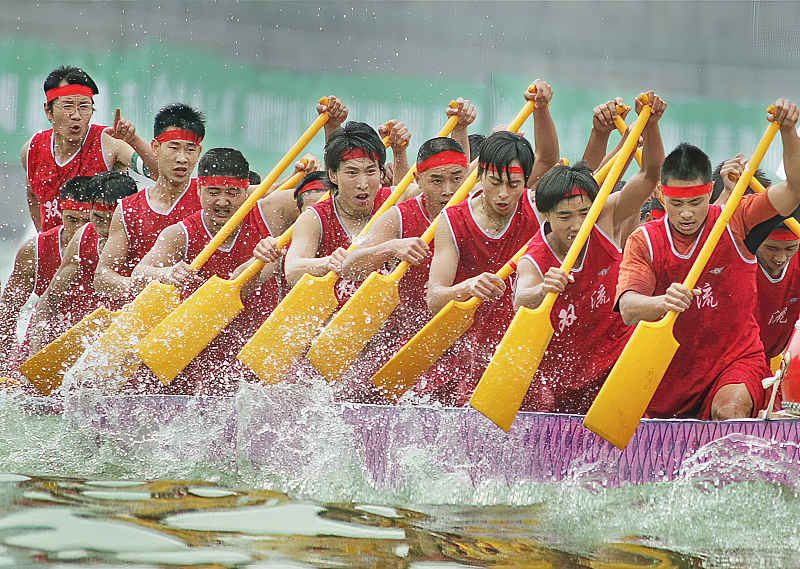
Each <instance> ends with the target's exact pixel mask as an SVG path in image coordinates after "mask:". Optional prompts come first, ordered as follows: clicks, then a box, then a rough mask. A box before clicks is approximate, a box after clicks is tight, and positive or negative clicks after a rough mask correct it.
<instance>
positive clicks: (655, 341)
mask: <svg viewBox="0 0 800 569" xmlns="http://www.w3.org/2000/svg"><path fill="white" fill-rule="evenodd" d="M674 324H675V319H674V318H667V317H665V318H662V319H661V320H659V321H658V322H640V323H639V324H638V325H637V326H636V329H635V330H634V331H633V334H632V335H631V337H630V340H628V343H627V344H626V345H625V348H624V349H623V350H622V354H621V355H620V356H619V359H618V360H617V363H616V364H614V368H613V369H612V370H611V374H610V375H609V376H608V379H606V381H605V383H604V384H603V387H602V388H601V389H600V393H598V394H597V397H596V398H595V400H594V402H593V403H592V406H591V407H590V408H589V412H588V413H586V418H585V419H584V421H583V425H584V426H585V427H586V428H587V429H589V430H590V431H594V432H595V433H597V434H598V435H600V436H601V437H603V438H604V439H605V440H607V441H608V442H610V443H611V444H613V445H614V446H615V447H617V448H619V449H624V448H625V446H626V445H627V444H628V441H630V440H631V437H632V436H633V432H634V431H635V430H636V427H637V426H638V425H639V420H640V419H641V418H642V416H643V415H644V412H645V411H646V410H647V406H648V405H649V404H650V400H651V399H652V398H653V394H654V393H655V392H656V388H658V384H659V383H661V378H663V377H664V374H665V373H666V371H667V368H668V367H669V364H670V363H671V362H672V358H674V357H675V352H677V351H678V348H679V347H680V345H679V344H678V342H677V341H676V340H675V337H674V336H673V334H672V329H673V326H674ZM656 348H657V349H656Z"/></svg>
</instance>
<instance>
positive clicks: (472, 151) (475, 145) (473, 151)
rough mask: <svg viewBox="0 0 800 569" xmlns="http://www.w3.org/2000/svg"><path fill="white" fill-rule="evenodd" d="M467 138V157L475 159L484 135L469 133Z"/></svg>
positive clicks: (478, 153) (479, 151)
mask: <svg viewBox="0 0 800 569" xmlns="http://www.w3.org/2000/svg"><path fill="white" fill-rule="evenodd" d="M467 140H469V159H470V160H475V158H477V157H478V156H479V155H480V153H481V146H483V141H484V140H486V137H485V136H483V135H482V134H477V133H475V134H470V135H469V136H468V137H467Z"/></svg>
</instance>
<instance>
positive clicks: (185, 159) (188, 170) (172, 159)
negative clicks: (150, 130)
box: [153, 127, 203, 185]
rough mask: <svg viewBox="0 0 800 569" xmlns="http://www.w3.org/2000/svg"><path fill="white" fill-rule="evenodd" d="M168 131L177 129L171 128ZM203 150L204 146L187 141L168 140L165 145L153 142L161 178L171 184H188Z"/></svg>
mask: <svg viewBox="0 0 800 569" xmlns="http://www.w3.org/2000/svg"><path fill="white" fill-rule="evenodd" d="M167 130H176V128H175V127H170V128H168V129H167ZM202 150H203V147H202V146H200V145H199V144H195V143H194V142H189V141H187V140H168V141H166V142H164V143H163V144H162V143H160V142H158V141H157V140H153V152H155V154H156V158H157V160H158V173H159V176H163V177H164V178H166V180H167V181H168V182H169V183H171V184H175V185H180V184H187V183H188V182H189V178H190V177H191V175H192V172H193V171H194V167H195V164H197V160H198V159H199V158H200V152H201V151H202Z"/></svg>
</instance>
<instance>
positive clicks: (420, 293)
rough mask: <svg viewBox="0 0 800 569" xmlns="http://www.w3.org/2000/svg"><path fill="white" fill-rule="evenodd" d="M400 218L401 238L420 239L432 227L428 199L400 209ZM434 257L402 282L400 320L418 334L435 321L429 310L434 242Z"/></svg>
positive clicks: (414, 200) (419, 198) (418, 199)
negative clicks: (426, 324)
mask: <svg viewBox="0 0 800 569" xmlns="http://www.w3.org/2000/svg"><path fill="white" fill-rule="evenodd" d="M394 209H396V210H397V214H398V215H399V216H400V238H401V239H408V238H409V237H420V236H421V235H422V234H423V233H425V230H426V229H428V227H429V226H430V224H431V221H432V220H431V219H430V218H429V217H428V212H427V210H426V209H425V197H424V196H423V195H422V194H420V195H418V196H416V197H414V198H411V199H409V200H406V201H404V202H403V203H400V204H398V205H396V206H394ZM430 249H431V251H430V256H429V257H428V258H426V259H425V260H424V261H422V262H421V263H420V264H419V265H416V266H414V265H412V266H411V267H410V268H409V269H408V271H407V272H406V274H405V276H404V277H403V278H402V279H401V280H400V285H399V293H400V306H398V307H397V310H396V311H395V313H396V315H397V316H396V317H397V318H399V319H400V320H402V321H403V322H404V323H405V324H406V325H407V326H411V327H412V328H413V329H414V331H413V332H411V334H412V335H413V334H414V333H416V331H418V330H420V329H421V328H422V327H423V326H424V325H425V323H426V322H428V320H430V318H431V313H430V311H429V310H428V301H427V295H428V275H429V274H430V272H431V259H432V258H433V243H432V242H431V243H430Z"/></svg>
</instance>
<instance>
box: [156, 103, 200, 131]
mask: <svg viewBox="0 0 800 569" xmlns="http://www.w3.org/2000/svg"><path fill="white" fill-rule="evenodd" d="M170 127H173V128H180V129H183V130H188V131H189V132H193V133H194V134H196V135H197V136H198V138H200V140H202V139H203V138H205V136H206V117H205V115H203V113H201V112H200V111H198V110H197V109H193V108H192V107H190V106H189V105H185V104H183V103H170V104H169V105H167V106H166V107H162V108H161V110H159V111H158V113H156V118H155V121H153V137H157V136H158V135H159V134H161V133H162V132H164V131H165V130H167V129H168V128H170Z"/></svg>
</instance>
